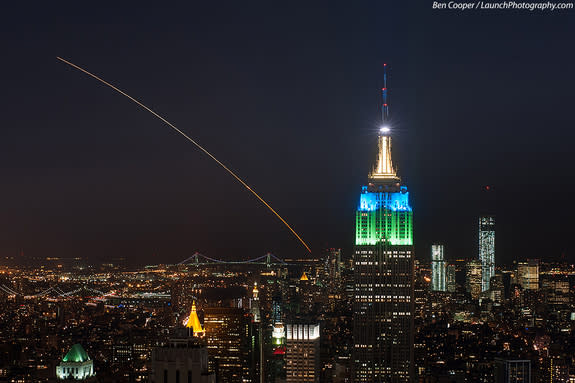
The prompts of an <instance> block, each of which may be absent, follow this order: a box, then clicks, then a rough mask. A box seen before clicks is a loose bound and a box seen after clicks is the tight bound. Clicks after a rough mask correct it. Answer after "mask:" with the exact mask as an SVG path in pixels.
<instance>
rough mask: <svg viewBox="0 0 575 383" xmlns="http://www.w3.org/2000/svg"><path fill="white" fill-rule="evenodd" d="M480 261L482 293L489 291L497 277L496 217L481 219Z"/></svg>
mask: <svg viewBox="0 0 575 383" xmlns="http://www.w3.org/2000/svg"><path fill="white" fill-rule="evenodd" d="M479 260H480V261H481V291H487V290H489V282H490V281H491V277H493V276H494V275H495V217H493V216H482V217H479Z"/></svg>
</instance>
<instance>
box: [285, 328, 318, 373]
mask: <svg viewBox="0 0 575 383" xmlns="http://www.w3.org/2000/svg"><path fill="white" fill-rule="evenodd" d="M319 342H320V326H319V324H287V325H286V382H287V383H304V382H309V383H318V382H319V377H320V350H319Z"/></svg>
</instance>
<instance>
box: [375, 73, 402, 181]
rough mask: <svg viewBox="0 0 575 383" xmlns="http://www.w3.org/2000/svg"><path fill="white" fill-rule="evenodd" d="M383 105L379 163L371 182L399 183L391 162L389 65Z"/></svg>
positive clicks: (385, 78)
mask: <svg viewBox="0 0 575 383" xmlns="http://www.w3.org/2000/svg"><path fill="white" fill-rule="evenodd" d="M381 96H382V104H381V122H382V125H381V127H380V128H379V134H378V137H377V141H378V151H377V162H376V163H375V166H374V168H373V170H372V171H371V173H370V174H369V178H370V179H371V180H374V181H377V180H393V181H398V180H399V177H398V176H397V172H396V171H395V169H394V167H393V162H392V160H391V136H390V133H391V129H390V127H389V122H390V118H389V101H388V98H387V64H383V88H381Z"/></svg>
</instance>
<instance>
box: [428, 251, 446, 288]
mask: <svg viewBox="0 0 575 383" xmlns="http://www.w3.org/2000/svg"><path fill="white" fill-rule="evenodd" d="M431 290H432V291H447V286H446V278H445V259H444V258H443V245H439V244H434V245H431Z"/></svg>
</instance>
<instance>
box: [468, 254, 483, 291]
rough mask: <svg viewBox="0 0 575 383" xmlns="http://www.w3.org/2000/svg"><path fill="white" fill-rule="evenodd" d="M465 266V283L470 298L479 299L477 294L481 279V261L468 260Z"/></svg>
mask: <svg viewBox="0 0 575 383" xmlns="http://www.w3.org/2000/svg"><path fill="white" fill-rule="evenodd" d="M466 266H467V270H466V273H465V284H466V287H467V292H468V293H470V294H471V298H473V299H479V296H480V295H481V284H482V281H483V279H482V278H481V272H482V265H481V262H480V261H478V260H473V261H469V262H467V265H466Z"/></svg>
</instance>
